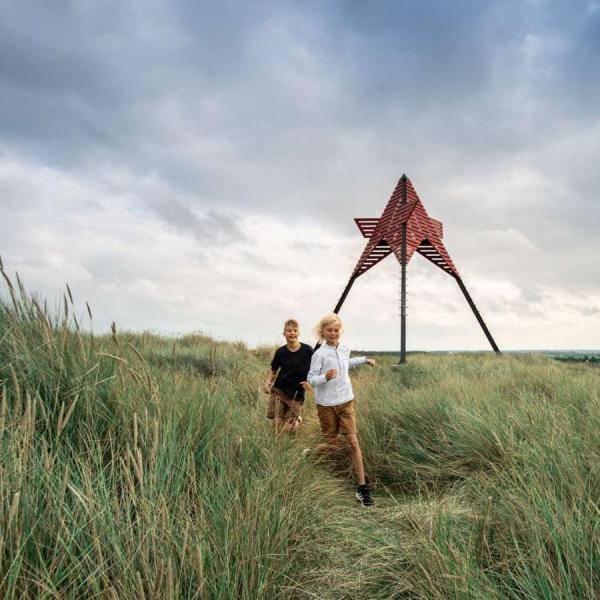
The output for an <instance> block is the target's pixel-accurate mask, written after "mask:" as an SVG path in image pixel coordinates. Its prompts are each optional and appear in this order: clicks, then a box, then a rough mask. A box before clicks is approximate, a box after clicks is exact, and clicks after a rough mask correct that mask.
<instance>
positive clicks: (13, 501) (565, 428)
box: [0, 282, 600, 600]
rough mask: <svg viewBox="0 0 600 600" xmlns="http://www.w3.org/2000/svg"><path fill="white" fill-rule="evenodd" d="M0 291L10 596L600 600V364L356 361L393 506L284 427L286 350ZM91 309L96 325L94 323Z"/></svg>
mask: <svg viewBox="0 0 600 600" xmlns="http://www.w3.org/2000/svg"><path fill="white" fill-rule="evenodd" d="M6 289H7V293H6V294H5V299H4V300H3V301H0V394H1V397H0V403H1V406H0V452H1V458H0V597H2V598H5V599H8V598H92V597H94V598H110V599H123V598H224V599H230V598H236V599H237V598H244V599H246V598H247V599H255V598H267V599H270V598H331V599H333V598H357V599H358V598H360V599H363V598H386V599H387V598H427V599H435V598H457V599H461V598H490V599H492V598H498V599H500V598H514V599H522V598H536V599H537V598H547V599H548V600H550V599H552V600H554V599H558V598H578V599H579V598H581V599H590V600H592V599H593V598H597V597H598V595H599V592H600V507H599V500H600V472H599V471H600V371H598V369H596V368H593V367H592V366H590V365H588V364H584V363H581V364H565V363H559V362H556V361H554V360H552V359H549V358H545V357H541V356H527V355H524V356H500V357H497V356H493V355H490V354H485V355H484V354H481V355H478V354H468V355H446V356H440V355H426V354H420V355H415V356H412V357H410V362H409V364H407V365H406V366H404V367H403V368H401V369H394V370H392V369H391V368H390V365H391V364H392V363H393V362H394V361H395V360H396V359H395V358H394V357H382V358H381V359H380V360H379V362H378V366H377V367H376V368H375V369H367V368H363V369H360V370H357V371H355V372H354V373H355V375H354V382H355V383H354V385H355V393H356V396H357V403H358V407H357V410H358V422H359V428H360V435H361V442H362V447H363V452H364V455H365V463H366V468H367V473H368V475H369V477H370V480H371V483H372V484H373V487H374V490H375V498H376V501H377V505H376V507H375V508H374V509H371V510H366V509H362V508H360V507H359V506H358V503H357V502H356V501H355V500H354V498H353V494H352V487H351V475H350V468H349V462H348V459H347V457H346V455H345V454H344V453H343V452H340V454H339V455H335V456H331V457H329V458H327V459H324V460H321V461H320V462H317V461H314V460H306V459H303V458H302V453H301V449H302V448H303V447H305V446H308V445H313V444H315V443H316V442H317V441H318V439H319V436H318V425H317V420H316V417H315V411H314V407H313V405H312V401H311V400H309V401H308V403H307V407H306V409H305V423H304V425H303V430H302V431H301V433H300V434H299V436H298V437H297V438H290V437H286V436H279V437H275V436H274V435H273V434H272V432H271V430H270V428H269V424H268V422H267V420H266V419H265V418H264V413H265V405H266V396H265V395H264V394H262V393H261V392H260V389H259V388H260V384H261V382H262V381H263V379H264V375H265V371H266V368H267V367H268V362H269V359H270V355H271V352H272V349H271V348H262V349H258V350H248V349H247V348H246V347H245V346H244V345H243V344H241V343H238V344H227V343H220V342H219V343H218V342H215V341H214V340H212V339H210V338H208V337H205V336H202V335H187V336H184V337H180V338H178V339H166V338H163V337H159V336H156V335H152V334H151V333H140V334H133V333H127V332H119V331H117V330H116V328H115V329H114V330H113V333H112V335H108V336H101V337H97V336H92V335H91V334H90V333H86V331H89V330H90V327H89V319H90V318H91V315H89V316H87V315H86V320H87V321H88V323H87V324H86V325H85V326H83V325H82V326H80V324H79V322H78V321H77V320H76V319H75V318H74V316H73V315H72V312H71V311H72V308H71V304H72V302H71V299H70V292H69V293H68V294H67V296H66V297H65V302H64V307H63V309H62V311H61V314H59V315H55V316H50V315H49V314H48V312H47V311H46V310H45V308H44V306H43V304H42V303H40V302H39V301H36V300H35V299H33V298H31V297H30V296H28V295H27V294H26V292H25V291H24V290H23V289H22V286H21V285H20V284H19V283H18V282H15V283H11V284H10V287H7V288H6ZM81 320H83V319H80V321H81Z"/></svg>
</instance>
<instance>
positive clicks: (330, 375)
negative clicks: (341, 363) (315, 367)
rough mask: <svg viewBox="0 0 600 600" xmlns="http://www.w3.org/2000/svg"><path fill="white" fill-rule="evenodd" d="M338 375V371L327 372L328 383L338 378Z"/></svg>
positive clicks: (330, 370)
mask: <svg viewBox="0 0 600 600" xmlns="http://www.w3.org/2000/svg"><path fill="white" fill-rule="evenodd" d="M337 375H338V372H337V369H329V371H327V373H325V379H327V381H329V380H330V379H333V378H334V377H337Z"/></svg>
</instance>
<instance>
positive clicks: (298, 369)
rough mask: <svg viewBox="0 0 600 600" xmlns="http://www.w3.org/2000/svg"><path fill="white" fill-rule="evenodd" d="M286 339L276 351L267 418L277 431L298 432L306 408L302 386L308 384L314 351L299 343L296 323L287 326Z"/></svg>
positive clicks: (267, 386)
mask: <svg viewBox="0 0 600 600" xmlns="http://www.w3.org/2000/svg"><path fill="white" fill-rule="evenodd" d="M283 335H284V337H285V341H286V342H287V343H286V344H285V346H281V348H277V350H276V351H275V355H274V356H273V360H272V361H271V371H270V372H269V375H268V377H267V381H266V382H265V385H264V391H265V393H267V394H271V399H270V402H269V410H268V411H267V418H269V419H273V425H274V428H275V431H280V430H281V431H288V432H295V431H296V430H297V429H298V427H299V425H300V421H301V420H302V417H301V416H300V411H301V409H302V405H303V404H304V388H303V386H302V385H301V382H306V376H307V375H308V370H309V369H310V359H311V357H312V353H313V349H312V348H311V347H310V346H309V345H308V344H303V343H302V342H300V341H299V340H298V336H299V326H298V321H296V320H295V319H288V320H287V321H286V322H285V323H284V325H283Z"/></svg>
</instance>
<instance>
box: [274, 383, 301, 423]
mask: <svg viewBox="0 0 600 600" xmlns="http://www.w3.org/2000/svg"><path fill="white" fill-rule="evenodd" d="M301 410H302V402H298V401H297V400H292V399H291V398H290V397H289V396H287V395H286V394H284V393H283V392H282V391H281V390H278V389H277V388H273V389H272V390H271V397H270V398H269V406H268V407H267V419H273V418H274V417H279V418H280V419H283V420H288V419H294V418H295V417H297V416H299V415H300V411H301Z"/></svg>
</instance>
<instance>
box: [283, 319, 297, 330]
mask: <svg viewBox="0 0 600 600" xmlns="http://www.w3.org/2000/svg"><path fill="white" fill-rule="evenodd" d="M287 327H295V328H296V329H300V325H298V321H296V319H288V320H287V321H286V322H285V323H284V324H283V330H284V331H285V330H286V328H287Z"/></svg>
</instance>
